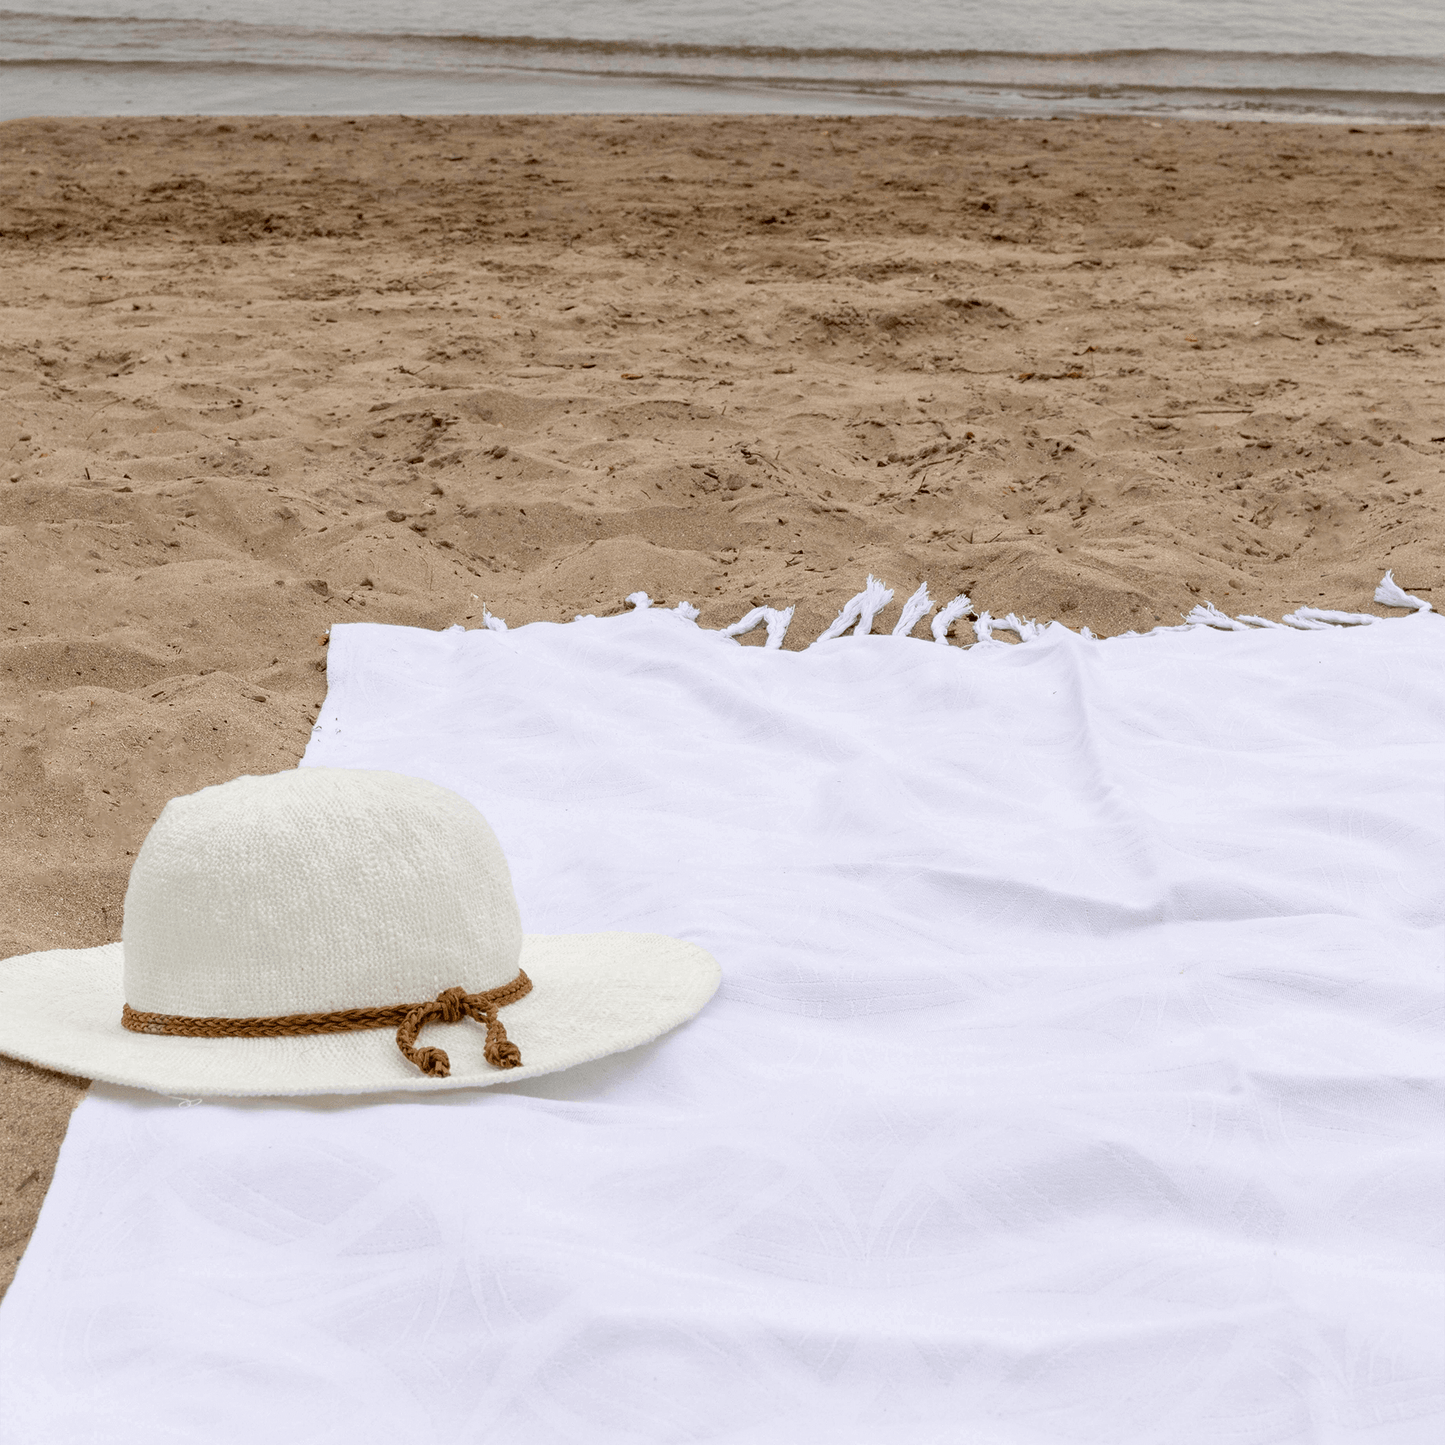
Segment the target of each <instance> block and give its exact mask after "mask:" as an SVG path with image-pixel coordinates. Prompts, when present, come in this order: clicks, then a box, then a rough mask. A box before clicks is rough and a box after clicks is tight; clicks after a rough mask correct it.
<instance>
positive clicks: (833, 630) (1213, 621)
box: [449, 572, 1434, 651]
mask: <svg viewBox="0 0 1445 1445" xmlns="http://www.w3.org/2000/svg"><path fill="white" fill-rule="evenodd" d="M474 600H475V599H474ZM892 600H893V589H892V588H890V587H887V586H885V585H884V584H883V583H882V582H880V581H879V580H878V579H877V578H876V577H874V576H873V575H872V574H871V573H870V574H869V576H868V581H867V583H866V584H865V586H864V588H863V590H862V591H861V592H859V593H858V594H857V595H856V596H855V597H851V598H849V600H848V602H847V603H846V604H845V606H844V607H843V610H842V611H841V612H839V614H838V615H837V617H835V618H834V619H833V621H832V622H831V623H830V624H829V625H828V626H827V627H826V628H825V629H824V630H823V632H822V633H821V634H820V635H819V637H818V639H817V642H815V643H813V644H812V645H813V646H814V647H816V646H817V645H818V643H819V642H831V641H833V640H834V639H836V638H840V637H842V636H843V635H844V633H846V632H847V631H848V629H849V628H850V627H851V628H852V629H853V635H854V636H855V637H862V636H866V635H867V634H868V633H870V632H871V631H872V630H873V620H874V618H876V617H877V616H878V614H879V613H880V612H881V611H882V610H883V609H884V608H885V607H886V606H887V605H888V604H889V603H890V602H891V601H892ZM627 601H628V602H629V603H630V604H631V606H632V607H633V609H634V610H635V611H638V612H646V611H649V610H651V609H652V608H653V607H654V603H653V601H652V598H650V597H649V596H648V595H647V593H646V592H633V593H630V594H629V595H628V597H627ZM1375 601H1376V602H1378V603H1379V604H1380V605H1381V606H1383V607H1404V608H1409V609H1410V610H1411V611H1412V612H1433V611H1434V607H1433V606H1432V604H1431V603H1429V602H1426V601H1425V600H1424V599H1423V598H1421V597H1414V596H1412V595H1411V594H1410V593H1408V592H1406V591H1404V589H1403V588H1401V586H1400V585H1399V583H1398V582H1396V581H1395V578H1394V574H1393V573H1392V572H1386V573H1385V576H1384V578H1383V580H1382V581H1381V582H1380V585H1379V586H1378V587H1376V588H1375ZM935 606H936V604H935V603H934V601H933V599H932V598H931V597H930V596H929V595H928V584H927V583H926V582H923V583H920V584H919V587H918V590H917V591H916V592H914V593H913V595H912V596H911V597H910V598H909V599H908V600H907V601H906V602H905V603H904V604H903V608H902V611H900V613H899V614H898V621H897V622H896V623H895V624H894V627H893V631H892V634H891V635H892V636H894V637H908V636H910V635H911V634H912V632H913V629H914V628H915V627H917V626H918V624H919V623H920V622H921V621H922V620H923V619H924V618H925V617H927V616H928V614H929V613H930V612H931V611H933V609H934V607H935ZM972 607H973V603H972V602H971V601H970V599H969V596H968V594H967V593H966V592H960V593H959V595H958V596H957V597H955V598H954V599H953V601H952V602H950V603H948V604H947V606H945V607H943V608H940V609H939V612H938V614H937V616H935V617H934V619H933V622H932V625H931V627H930V631H931V632H932V634H933V640H934V642H939V643H942V644H943V645H944V646H945V647H947V646H948V645H949V641H948V629H949V628H950V627H951V626H952V625H953V624H954V623H955V622H956V621H957V620H958V619H959V618H960V617H962V616H964V615H965V614H966V613H967V612H969V611H970V610H971V609H972ZM795 611H796V608H793V607H787V608H781V609H779V608H774V607H754V608H753V609H752V610H751V611H750V612H747V613H746V614H744V615H743V616H742V617H740V618H738V620H737V621H736V622H734V623H732V624H731V625H730V626H728V627H723V628H720V629H719V631H720V634H721V635H722V636H723V637H728V638H733V639H737V638H739V637H742V636H743V635H744V634H746V633H749V632H752V631H753V630H754V629H755V628H757V627H764V626H765V627H766V628H767V633H768V635H767V641H766V642H765V643H764V644H763V645H764V647H765V648H767V649H769V650H772V651H776V650H777V649H778V648H780V647H782V645H783V639H784V638H785V637H786V636H787V634H788V628H789V626H790V625H791V624H792V621H793V614H794V612H795ZM669 615H670V616H676V617H680V618H681V619H682V620H683V621H684V622H693V623H695V622H696V621H697V618H698V610H697V608H696V607H694V606H693V605H692V603H691V602H679V603H678V604H677V606H676V607H673V608H671V609H669ZM577 620H578V621H579V622H580V621H581V620H582V614H580V613H579V614H578V617H577ZM1386 620H1387V619H1386V618H1383V617H1377V616H1375V615H1374V613H1371V612H1337V611H1334V610H1332V609H1330V608H1325V607H1297V608H1296V609H1295V610H1294V611H1293V612H1290V613H1287V614H1286V615H1285V616H1284V618H1283V619H1282V620H1281V621H1279V622H1274V621H1272V620H1271V619H1270V618H1268V617H1257V616H1255V615H1254V614H1253V613H1250V612H1241V613H1240V614H1239V615H1238V616H1237V617H1231V616H1230V615H1229V614H1228V613H1227V612H1222V611H1220V609H1219V608H1218V607H1216V606H1215V605H1214V603H1212V602H1202V603H1200V604H1198V605H1197V606H1195V607H1193V608H1192V609H1191V610H1190V611H1189V613H1188V614H1187V615H1186V616H1185V618H1184V622H1183V625H1182V626H1172V627H1170V626H1161V627H1156V628H1155V629H1154V631H1155V632H1188V631H1190V630H1192V629H1194V628H1197V627H1212V628H1215V629H1217V630H1219V631H1222V632H1253V631H1254V630H1255V629H1256V628H1269V629H1273V630H1280V629H1285V630H1288V629H1295V630H1298V631H1301V632H1327V631H1330V630H1332V629H1333V628H1336V627H1367V626H1372V625H1373V624H1375V623H1377V622H1384V621H1386ZM482 622H483V624H484V625H485V627H486V628H487V630H488V631H490V632H505V631H506V630H507V624H506V623H505V622H504V621H502V619H501V618H500V617H493V616H492V614H491V613H490V612H489V611H487V609H486V608H485V607H483V608H482ZM1049 626H1050V624H1047V623H1040V622H1036V621H1035V620H1034V619H1032V618H1026V617H1019V616H1018V615H1017V614H1016V613H1013V612H1010V613H1009V614H1008V616H1006V617H994V616H993V615H992V614H990V613H988V612H986V611H985V612H980V613H979V615H978V620H977V621H976V622H974V624H973V632H974V636H975V638H976V639H977V640H978V641H979V642H995V641H997V639H996V637H995V636H994V634H995V633H998V632H1012V633H1013V634H1014V635H1015V636H1016V637H1017V638H1018V640H1019V641H1020V642H1021V643H1024V642H1032V641H1034V639H1036V638H1039V637H1042V636H1043V635H1044V634H1045V633H1046V632H1047V630H1048V627H1049ZM449 630H451V631H460V630H463V629H462V627H461V624H460V623H458V624H456V625H455V626H454V627H453V628H451V629H449ZM1123 635H1124V636H1125V637H1139V636H1147V635H1148V634H1147V633H1137V632H1127V633H1124V634H1123ZM1079 636H1080V637H1084V638H1087V639H1089V640H1090V641H1099V640H1100V639H1098V638H1095V636H1094V634H1093V633H1092V632H1091V631H1090V630H1089V629H1088V628H1087V627H1081V628H1080V629H1079ZM1102 640H1103V641H1105V642H1107V641H1110V639H1109V638H1104V639H1102Z"/></svg>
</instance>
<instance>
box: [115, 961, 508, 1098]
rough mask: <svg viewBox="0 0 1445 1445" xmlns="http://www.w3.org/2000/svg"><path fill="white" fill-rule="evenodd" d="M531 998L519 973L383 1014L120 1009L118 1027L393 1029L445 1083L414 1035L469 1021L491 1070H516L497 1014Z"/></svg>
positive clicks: (278, 1031)
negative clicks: (478, 1028)
mask: <svg viewBox="0 0 1445 1445" xmlns="http://www.w3.org/2000/svg"><path fill="white" fill-rule="evenodd" d="M531 992H532V980H531V979H530V978H528V977H527V975H526V973H524V972H523V971H522V970H521V969H518V970H517V976H516V978H514V979H513V980H512V981H511V982H510V983H504V984H503V985H502V986H501V987H500V988H491V989H487V990H486V992H485V993H468V992H467V991H466V990H465V989H463V988H449V989H447V990H445V991H444V992H443V993H439V994H438V995H437V996H436V997H435V998H434V999H431V1000H429V1001H428V1002H426V1003H399V1004H392V1005H391V1006H390V1007H388V1008H351V1009H339V1010H337V1011H336V1012H335V1013H324V1014H280V1015H278V1016H277V1017H275V1018H251V1019H225V1018H186V1017H185V1016H184V1015H182V1014H152V1013H142V1012H140V1011H139V1010H138V1009H133V1008H132V1007H131V1006H130V1005H129V1004H126V1005H125V1006H124V1007H123V1008H122V1010H121V1015H120V1021H121V1023H122V1024H123V1025H124V1026H125V1027H126V1028H128V1029H129V1030H130V1031H131V1032H132V1033H136V1034H178V1035H182V1036H184V1037H187V1038H197V1039H273V1038H294V1037H297V1036H300V1035H302V1034H347V1033H353V1032H355V1031H356V1030H358V1029H385V1028H390V1027H391V1026H392V1025H393V1024H396V1025H397V1030H396V1046H397V1048H399V1049H400V1050H401V1051H402V1053H403V1054H404V1055H405V1056H406V1057H407V1059H409V1060H410V1061H411V1062H412V1063H413V1064H415V1065H416V1066H417V1068H419V1069H420V1070H421V1071H422V1073H424V1074H427V1075H429V1076H430V1077H431V1078H434V1079H445V1078H447V1077H448V1075H450V1073H451V1067H452V1066H451V1060H450V1059H449V1058H448V1057H447V1056H446V1053H445V1052H444V1051H443V1050H441V1049H431V1048H421V1049H419V1048H417V1047H416V1038H417V1035H418V1034H419V1033H420V1032H421V1031H422V1029H424V1028H425V1027H426V1026H427V1024H430V1023H438V1024H454V1023H460V1022H461V1021H462V1019H464V1018H470V1019H475V1020H476V1021H477V1023H479V1024H481V1025H482V1026H483V1027H484V1028H485V1029H486V1031H487V1042H486V1045H485V1047H484V1049H483V1053H484V1054H485V1056H486V1060H487V1062H488V1063H489V1064H491V1065H492V1066H493V1067H494V1068H498V1069H515V1068H519V1067H521V1063H522V1052H521V1050H520V1049H519V1048H518V1047H517V1046H516V1044H514V1043H513V1042H512V1041H511V1039H509V1038H508V1037H507V1031H506V1029H505V1028H503V1027H502V1023H501V1020H500V1019H499V1018H498V1017H497V1010H498V1009H499V1008H503V1007H505V1006H506V1005H507V1004H509V1003H516V1001H517V1000H518V999H519V998H525V997H526V996H527V995H528V994H529V993H531Z"/></svg>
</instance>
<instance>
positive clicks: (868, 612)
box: [814, 572, 893, 646]
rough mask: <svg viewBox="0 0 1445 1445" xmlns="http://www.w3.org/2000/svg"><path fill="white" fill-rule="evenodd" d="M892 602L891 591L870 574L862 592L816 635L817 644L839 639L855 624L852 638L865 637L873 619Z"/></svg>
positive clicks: (871, 626) (869, 630)
mask: <svg viewBox="0 0 1445 1445" xmlns="http://www.w3.org/2000/svg"><path fill="white" fill-rule="evenodd" d="M892 601H893V589H892V588H891V587H885V586H884V585H883V584H882V583H881V582H880V581H879V580H878V579H877V578H876V577H875V576H874V575H873V574H872V573H871V572H870V573H869V574H868V581H867V583H866V584H865V585H864V588H863V590H862V591H861V592H860V593H859V594H858V595H857V596H856V597H852V598H850V599H849V600H848V602H847V603H846V604H845V605H844V607H843V610H842V611H841V612H840V613H839V614H838V615H837V616H836V617H835V618H834V619H833V620H832V622H830V623H829V624H828V626H827V627H825V628H824V629H823V631H822V632H820V633H819V634H818V642H831V641H832V640H833V639H834V638H835V637H841V636H842V635H843V634H844V633H845V632H846V631H847V630H848V629H849V628H850V627H853V624H854V623H855V622H856V623H857V624H858V625H857V626H856V627H853V636H854V637H863V636H866V635H867V634H868V633H869V632H871V631H872V630H873V619H874V618H875V617H876V616H877V615H878V614H879V613H880V612H881V611H882V610H883V609H884V608H885V607H887V606H888V604H889V603H890V602H892ZM816 645H817V644H816V643H815V644H814V646H816Z"/></svg>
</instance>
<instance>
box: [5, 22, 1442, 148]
mask: <svg viewBox="0 0 1445 1445" xmlns="http://www.w3.org/2000/svg"><path fill="white" fill-rule="evenodd" d="M0 3H3V0H0ZM576 111H583V112H619V111H653V112H677V111H688V112H706V111H717V112H725V111H753V112H759V111H761V112H791V113H809V114H844V113H851V114H868V113H882V112H911V113H935V114H959V113H962V114H974V115H1035V116H1038V115H1088V114H1109V113H1111V114H1146V115H1184V116H1193V117H1217V118H1228V119H1261V120H1271V119H1273V120H1301V119H1307V120H1333V121H1343V120H1349V121H1355V122H1358V121H1362V120H1364V121H1390V122H1400V121H1406V122H1413V123H1427V124H1440V123H1442V122H1445V0H1087V3H1086V0H1012V3H1010V4H1006V5H1005V4H1000V3H998V0H867V3H865V0H711V3H709V0H527V3H526V4H516V3H508V4H504V3H501V0H407V3H405V4H402V5H398V4H396V3H381V0H225V3H223V0H28V3H27V4H26V6H25V8H24V9H15V10H4V9H0V118H13V117H17V116H27V115H114V114H124V115H153V114H163V115H176V114H228V113H233V114H234V113H239V114H266V113H292V114H297V113H302V114H328V113H330V114H361V113H377V112H382V113H391V112H403V113H410V114H439V113H448V112H484V113H496V112H531V113H542V112H576Z"/></svg>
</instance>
